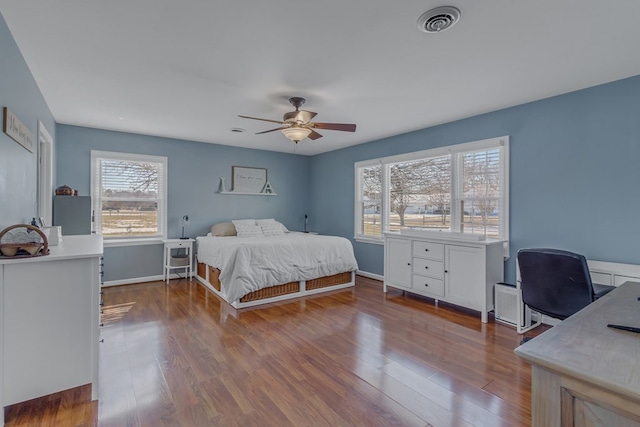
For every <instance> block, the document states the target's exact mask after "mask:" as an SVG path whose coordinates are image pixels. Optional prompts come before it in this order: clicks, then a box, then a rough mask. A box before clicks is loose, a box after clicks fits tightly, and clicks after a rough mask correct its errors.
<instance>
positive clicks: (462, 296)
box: [445, 245, 486, 310]
mask: <svg viewBox="0 0 640 427" xmlns="http://www.w3.org/2000/svg"><path fill="white" fill-rule="evenodd" d="M445 252H446V257H445V259H446V262H445V271H446V273H445V286H446V288H447V289H446V294H447V301H450V302H452V303H454V304H459V305H463V306H465V307H469V308H472V309H479V310H481V309H482V308H483V307H484V298H485V287H486V284H485V265H484V251H483V249H482V248H479V247H470V246H457V245H446V248H445Z"/></svg>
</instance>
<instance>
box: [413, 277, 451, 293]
mask: <svg viewBox="0 0 640 427" xmlns="http://www.w3.org/2000/svg"><path fill="white" fill-rule="evenodd" d="M412 285H413V286H412V287H413V289H415V290H416V291H419V292H420V293H424V292H427V293H429V294H431V295H434V296H440V297H444V280H440V279H435V278H433V277H426V276H421V275H419V274H414V275H413V284H412Z"/></svg>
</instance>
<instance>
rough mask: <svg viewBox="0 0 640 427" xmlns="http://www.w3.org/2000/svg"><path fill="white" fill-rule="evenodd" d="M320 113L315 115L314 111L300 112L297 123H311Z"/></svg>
mask: <svg viewBox="0 0 640 427" xmlns="http://www.w3.org/2000/svg"><path fill="white" fill-rule="evenodd" d="M317 115H318V113H314V112H313V111H305V110H300V111H298V114H297V116H296V121H300V122H302V123H309V120H311V119H313V118H314V117H315V116H317Z"/></svg>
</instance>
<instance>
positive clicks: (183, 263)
mask: <svg viewBox="0 0 640 427" xmlns="http://www.w3.org/2000/svg"><path fill="white" fill-rule="evenodd" d="M193 242H195V240H194V239H165V240H163V241H162V243H164V261H163V265H164V279H165V281H166V282H167V284H168V283H169V273H171V270H174V269H184V273H185V275H188V276H189V280H191V276H192V275H193Z"/></svg>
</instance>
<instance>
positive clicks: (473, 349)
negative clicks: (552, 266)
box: [5, 276, 531, 427]
mask: <svg viewBox="0 0 640 427" xmlns="http://www.w3.org/2000/svg"><path fill="white" fill-rule="evenodd" d="M104 291H105V295H104V301H105V312H104V315H103V322H104V324H105V325H104V327H103V328H102V338H104V343H102V344H101V345H100V400H99V401H98V402H90V401H89V399H90V395H91V394H90V390H89V387H81V388H78V389H74V390H71V391H67V392H63V393H57V394H55V395H51V396H47V397H43V398H40V399H35V400H32V401H29V402H25V403H21V404H17V405H13V406H11V407H8V408H6V410H5V417H6V425H7V426H30V427H33V426H60V427H66V426H74V427H75V426H95V425H98V426H104V427H110V426H118V427H121V426H196V427H197V426H436V427H439V426H491V427H496V426H510V427H511V426H528V425H530V421H529V420H530V412H531V404H530V402H531V396H530V385H531V369H530V367H529V365H528V364H526V363H524V362H522V361H521V360H520V359H519V358H518V357H516V356H515V355H514V354H513V349H514V348H515V347H517V346H518V343H519V341H520V339H521V337H520V336H519V335H517V334H516V331H515V329H513V328H510V327H508V326H504V325H501V324H497V323H494V322H493V320H492V319H490V323H488V324H482V323H481V322H480V316H479V314H478V313H473V312H465V311H462V309H460V308H453V307H450V306H446V305H444V304H440V306H435V305H434V303H433V301H430V300H425V299H420V298H418V297H414V296H409V295H404V294H403V293H402V292H400V291H395V290H391V291H390V292H389V293H388V294H387V295H385V294H384V293H383V292H382V284H381V282H379V281H376V280H372V279H367V278H364V277H362V276H357V280H356V286H355V288H351V289H347V290H343V291H335V292H334V293H331V294H327V295H320V296H312V297H308V298H304V299H299V300H295V301H290V302H281V303H277V304H272V305H269V306H265V307H257V308H252V309H246V310H242V311H236V310H234V309H233V308H231V307H230V306H229V305H227V304H226V303H224V302H221V301H220V300H219V299H218V298H217V297H216V296H214V295H213V294H212V293H211V292H209V291H207V290H206V289H205V288H204V287H203V286H201V285H199V284H197V282H196V281H193V282H188V281H186V280H181V281H178V280H174V281H171V282H170V284H169V285H165V284H164V283H163V282H150V283H143V284H137V285H128V286H119V287H111V288H105V289H104Z"/></svg>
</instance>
